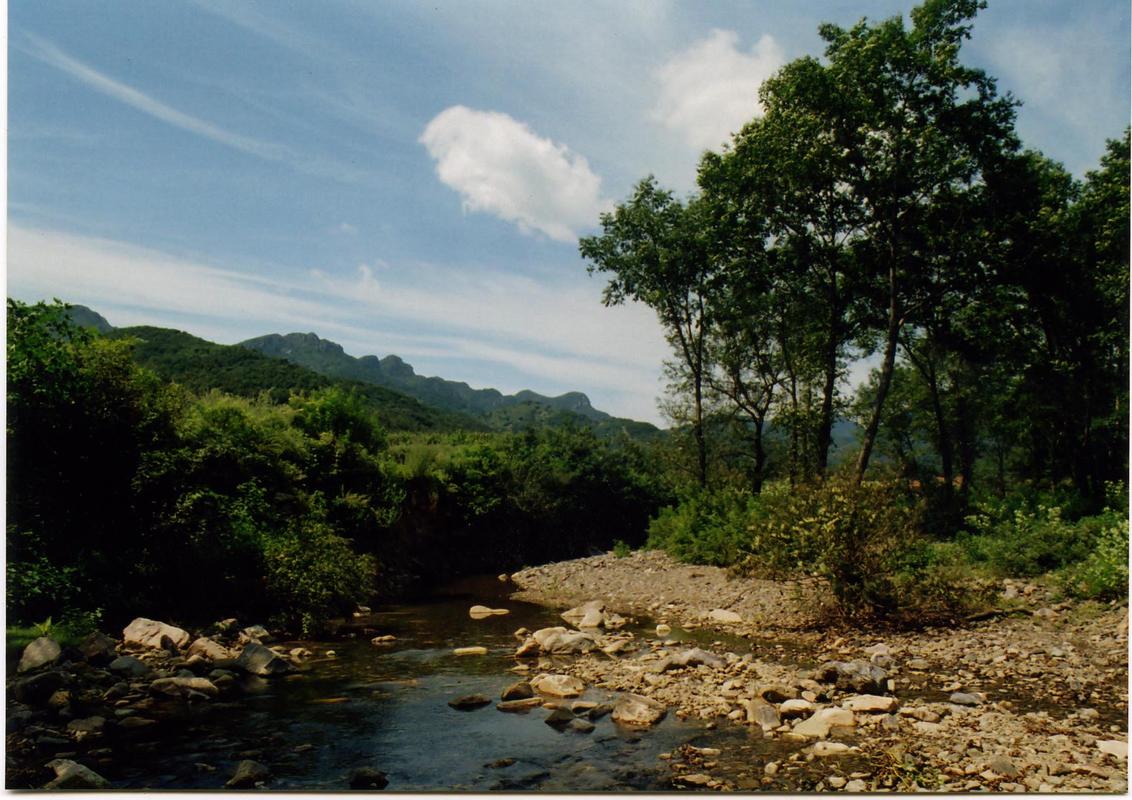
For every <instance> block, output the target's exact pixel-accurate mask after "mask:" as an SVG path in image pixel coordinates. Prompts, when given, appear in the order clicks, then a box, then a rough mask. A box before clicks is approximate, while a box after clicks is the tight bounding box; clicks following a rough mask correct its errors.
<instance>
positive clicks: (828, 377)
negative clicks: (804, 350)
mask: <svg viewBox="0 0 1132 800" xmlns="http://www.w3.org/2000/svg"><path fill="white" fill-rule="evenodd" d="M836 389H837V334H836V332H835V330H833V329H831V330H830V332H829V341H828V342H827V343H826V353H825V385H824V386H823V387H822V396H821V416H820V417H819V419H818V436H817V445H818V450H817V453H816V454H815V455H816V457H817V471H818V476H819V477H825V473H826V469H827V468H828V466H829V447H830V444H831V443H832V442H833V393H834V391H836Z"/></svg>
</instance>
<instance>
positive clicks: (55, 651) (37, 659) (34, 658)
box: [16, 636, 63, 672]
mask: <svg viewBox="0 0 1132 800" xmlns="http://www.w3.org/2000/svg"><path fill="white" fill-rule="evenodd" d="M62 654H63V649H62V648H61V647H59V643H58V642H56V641H55V640H54V639H50V638H48V637H46V636H40V637H39V638H38V639H36V640H35V641H34V642H32V643H31V644H29V645H28V646H27V647H25V648H24V654H23V655H22V656H20V665H19V666H18V667H16V671H17V672H30V671H31V670H33V669H39V668H40V667H46V666H48V665H49V664H54V663H55V662H56V661H58V660H59V656H61V655H62Z"/></svg>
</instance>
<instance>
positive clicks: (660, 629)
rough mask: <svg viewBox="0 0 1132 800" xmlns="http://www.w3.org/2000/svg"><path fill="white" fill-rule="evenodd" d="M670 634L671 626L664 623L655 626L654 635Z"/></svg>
mask: <svg viewBox="0 0 1132 800" xmlns="http://www.w3.org/2000/svg"><path fill="white" fill-rule="evenodd" d="M670 633H672V626H671V625H666V624H665V623H663V622H662V623H660V624H659V625H657V626H656V635H657V636H667V635H668V634H670Z"/></svg>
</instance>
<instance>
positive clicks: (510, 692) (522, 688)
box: [500, 681, 535, 700]
mask: <svg viewBox="0 0 1132 800" xmlns="http://www.w3.org/2000/svg"><path fill="white" fill-rule="evenodd" d="M534 696H535V690H534V689H532V688H531V684H530V683H529V682H528V681H519V682H518V683H513V684H511V685H510V686H508V687H507V688H506V689H504V690H503V693H502V694H501V695H500V698H501V699H503V700H525V699H526V698H528V697H534Z"/></svg>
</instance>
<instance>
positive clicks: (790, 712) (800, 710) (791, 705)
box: [778, 697, 817, 718]
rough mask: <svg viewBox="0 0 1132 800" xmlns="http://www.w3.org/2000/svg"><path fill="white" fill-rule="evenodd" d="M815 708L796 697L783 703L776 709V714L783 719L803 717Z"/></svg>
mask: <svg viewBox="0 0 1132 800" xmlns="http://www.w3.org/2000/svg"><path fill="white" fill-rule="evenodd" d="M816 708H817V706H815V705H814V704H813V703H811V702H810V701H809V700H805V699H803V698H800V697H797V698H794V699H792V700H786V701H783V703H782V705H780V706H779V707H778V713H779V714H781V715H782V716H783V717H785V718H792V717H803V716H805V715H806V714H810V713H812V712H813V711H814V710H816Z"/></svg>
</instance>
